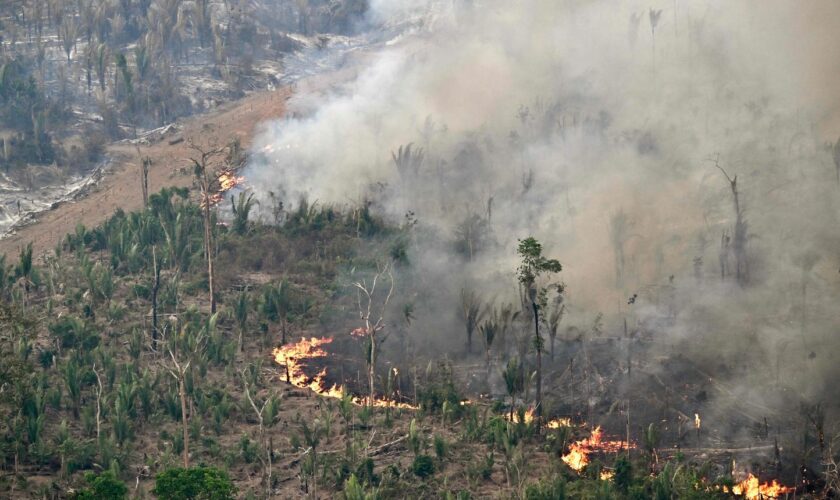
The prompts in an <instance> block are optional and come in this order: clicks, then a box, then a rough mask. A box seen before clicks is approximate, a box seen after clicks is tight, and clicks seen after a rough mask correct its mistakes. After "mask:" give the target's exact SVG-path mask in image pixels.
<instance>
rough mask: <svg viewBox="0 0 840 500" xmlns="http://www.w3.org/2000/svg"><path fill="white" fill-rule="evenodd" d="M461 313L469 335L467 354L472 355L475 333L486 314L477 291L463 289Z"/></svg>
mask: <svg viewBox="0 0 840 500" xmlns="http://www.w3.org/2000/svg"><path fill="white" fill-rule="evenodd" d="M460 312H461V319H462V320H463V321H464V327H465V329H466V334H467V354H471V353H472V337H473V333H474V332H475V329H476V328H477V327H478V324H479V322H481V319H482V318H483V317H484V313H485V312H486V310H485V309H484V307H483V306H482V304H481V299H480V298H479V296H478V294H477V293H475V291H473V290H469V289H466V288H462V289H461V311H460Z"/></svg>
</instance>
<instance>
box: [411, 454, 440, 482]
mask: <svg viewBox="0 0 840 500" xmlns="http://www.w3.org/2000/svg"><path fill="white" fill-rule="evenodd" d="M411 471H412V472H414V475H415V476H417V477H419V478H421V479H425V478H427V477H429V476H431V475H432V474H434V473H435V462H434V460H432V457H430V456H429V455H417V456H416V457H414V462H412V464H411Z"/></svg>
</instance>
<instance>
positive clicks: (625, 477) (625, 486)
mask: <svg viewBox="0 0 840 500" xmlns="http://www.w3.org/2000/svg"><path fill="white" fill-rule="evenodd" d="M613 482H614V483H615V487H616V489H617V490H618V491H620V492H621V493H627V491H628V490H629V489H630V485H631V484H632V482H633V468H632V465H631V464H630V461H629V460H627V458H626V457H619V458H618V460H616V461H615V475H614V476H613Z"/></svg>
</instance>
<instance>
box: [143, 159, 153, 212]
mask: <svg viewBox="0 0 840 500" xmlns="http://www.w3.org/2000/svg"><path fill="white" fill-rule="evenodd" d="M151 166H152V159H151V158H149V157H148V156H147V157H145V158H143V171H142V173H141V175H142V181H141V182H142V185H141V187H142V189H143V207H144V208H145V207H148V206H149V168H150V167H151Z"/></svg>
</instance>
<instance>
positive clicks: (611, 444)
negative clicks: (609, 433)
mask: <svg viewBox="0 0 840 500" xmlns="http://www.w3.org/2000/svg"><path fill="white" fill-rule="evenodd" d="M603 436H604V431H602V430H601V427H600V426H597V427H595V428H594V429H592V434H591V435H590V436H589V437H588V438H584V439H581V440H580V441H575V442H574V443H572V444H571V445H569V452H568V453H566V454H565V455H563V456H562V457H561V458H562V460H563V462H565V463H566V465H568V466H569V467H571V468H572V469H574V470H576V471H578V472H580V471H582V470H583V468H584V467H586V466H587V465H588V464H589V455H590V454H591V453H592V452H595V451H599V452H602V453H615V452H618V451H621V450H622V449H624V447H625V446H631V445H629V444H627V443H625V442H624V441H604V439H603Z"/></svg>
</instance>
